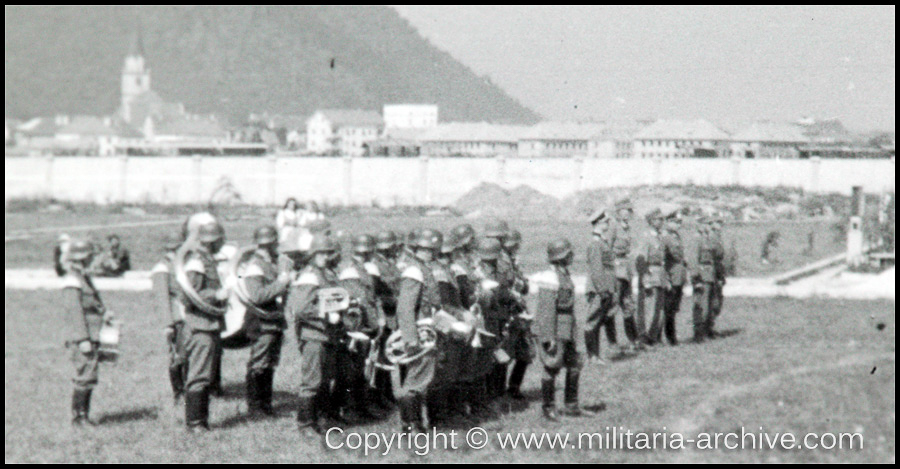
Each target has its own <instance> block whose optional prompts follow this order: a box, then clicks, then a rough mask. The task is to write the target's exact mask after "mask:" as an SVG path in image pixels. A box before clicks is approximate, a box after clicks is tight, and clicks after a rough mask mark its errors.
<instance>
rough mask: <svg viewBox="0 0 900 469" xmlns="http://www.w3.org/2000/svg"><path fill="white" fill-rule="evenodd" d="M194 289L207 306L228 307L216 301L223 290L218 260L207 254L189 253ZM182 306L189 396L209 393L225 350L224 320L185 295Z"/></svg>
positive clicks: (188, 271) (188, 266) (187, 268)
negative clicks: (223, 344) (220, 351)
mask: <svg viewBox="0 0 900 469" xmlns="http://www.w3.org/2000/svg"><path fill="white" fill-rule="evenodd" d="M184 270H185V272H186V274H187V277H188V281H189V282H190V284H191V287H192V288H193V290H194V291H195V292H197V294H198V295H199V296H200V297H201V298H202V299H203V300H204V301H206V302H207V303H209V304H211V305H213V306H216V307H224V304H225V302H224V301H222V300H218V299H216V292H217V291H218V290H219V289H220V288H221V286H222V283H221V280H220V279H219V272H218V270H217V263H216V260H215V259H214V258H213V256H212V255H210V254H209V253H207V252H206V251H203V250H195V251H193V252H191V253H188V256H187V258H186V261H185V264H184ZM181 303H182V304H183V305H184V320H185V324H186V325H187V330H188V335H189V338H188V343H187V347H186V352H187V357H188V373H187V383H186V391H187V392H203V391H206V390H207V389H208V388H209V387H210V386H211V385H212V384H213V381H214V374H215V366H216V364H215V361H216V357H217V356H218V354H219V349H220V348H221V341H222V340H221V336H220V334H221V332H222V329H223V327H224V317H223V316H222V315H220V314H216V313H212V312H207V311H204V310H202V309H200V308H199V307H198V306H197V305H195V304H194V303H193V302H192V301H191V300H190V299H189V298H188V297H187V296H186V295H185V294H184V292H181Z"/></svg>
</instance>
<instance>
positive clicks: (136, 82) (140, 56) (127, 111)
mask: <svg viewBox="0 0 900 469" xmlns="http://www.w3.org/2000/svg"><path fill="white" fill-rule="evenodd" d="M148 91H150V69H149V68H147V66H146V64H145V63H144V47H143V43H142V42H141V38H140V36H138V38H137V40H136V41H135V46H134V47H133V48H132V49H131V51H129V52H128V55H127V56H125V66H124V67H123V68H122V103H121V106H122V110H121V112H122V119H123V120H124V121H125V122H127V123H129V124H137V125H140V124H141V123H140V122H132V117H133V116H132V108H131V105H132V102H133V101H134V100H135V98H137V97H138V96H140V95H142V94H144V93H146V92H148Z"/></svg>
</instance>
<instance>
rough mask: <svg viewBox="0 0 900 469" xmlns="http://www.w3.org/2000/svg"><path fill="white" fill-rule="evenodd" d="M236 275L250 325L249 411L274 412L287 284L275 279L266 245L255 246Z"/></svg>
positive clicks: (275, 270)
mask: <svg viewBox="0 0 900 469" xmlns="http://www.w3.org/2000/svg"><path fill="white" fill-rule="evenodd" d="M238 275H239V276H240V278H241V280H240V281H243V282H244V287H245V291H246V293H247V298H246V299H247V300H248V301H249V303H250V305H248V310H247V314H251V315H253V316H254V317H253V325H254V327H250V328H248V330H247V336H248V338H249V339H250V340H251V341H252V343H251V345H250V360H249V361H248V362H247V375H246V384H247V406H248V408H249V409H250V411H251V412H254V411H261V412H263V413H266V414H271V413H273V409H272V394H273V391H272V384H273V381H274V378H275V368H276V367H277V366H278V362H279V361H280V359H281V346H282V343H283V341H284V329H285V328H286V327H287V322H286V321H285V319H284V303H283V299H284V294H285V291H286V287H287V285H286V284H285V283H283V282H282V281H279V280H278V275H279V268H278V259H273V258H272V255H271V253H269V252H268V251H267V250H265V249H257V250H256V251H255V252H254V253H253V255H252V257H251V258H250V259H249V261H248V262H247V263H246V264H245V265H243V266H242V267H241V268H239V271H238Z"/></svg>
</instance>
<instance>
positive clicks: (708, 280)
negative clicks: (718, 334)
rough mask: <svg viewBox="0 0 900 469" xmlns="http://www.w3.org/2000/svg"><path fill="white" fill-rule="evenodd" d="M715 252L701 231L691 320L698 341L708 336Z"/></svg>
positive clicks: (714, 279)
mask: <svg viewBox="0 0 900 469" xmlns="http://www.w3.org/2000/svg"><path fill="white" fill-rule="evenodd" d="M715 270H716V268H715V253H714V247H713V242H712V239H711V237H710V235H709V233H708V232H705V231H704V232H701V233H700V239H699V242H698V245H697V267H696V269H695V272H694V276H693V279H692V280H693V282H692V284H693V289H694V292H693V299H694V308H693V313H694V314H693V322H694V341H695V342H700V341H703V340H704V339H706V338H707V337H708V336H709V329H708V328H709V326H710V325H711V316H712V314H713V311H712V301H713V295H714V293H713V290H714V289H715V284H716V272H715Z"/></svg>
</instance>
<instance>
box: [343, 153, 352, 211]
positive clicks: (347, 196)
mask: <svg viewBox="0 0 900 469" xmlns="http://www.w3.org/2000/svg"><path fill="white" fill-rule="evenodd" d="M342 159H343V160H344V205H345V206H347V205H350V202H351V201H352V200H353V157H352V156H350V155H344V156H343V157H342Z"/></svg>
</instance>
